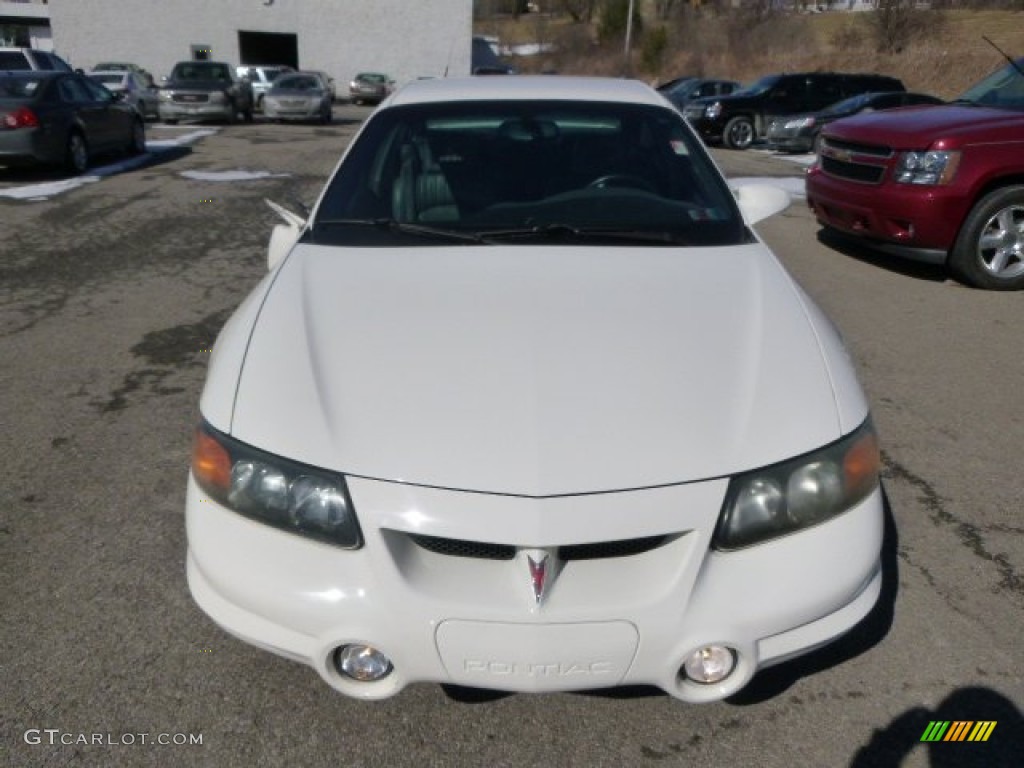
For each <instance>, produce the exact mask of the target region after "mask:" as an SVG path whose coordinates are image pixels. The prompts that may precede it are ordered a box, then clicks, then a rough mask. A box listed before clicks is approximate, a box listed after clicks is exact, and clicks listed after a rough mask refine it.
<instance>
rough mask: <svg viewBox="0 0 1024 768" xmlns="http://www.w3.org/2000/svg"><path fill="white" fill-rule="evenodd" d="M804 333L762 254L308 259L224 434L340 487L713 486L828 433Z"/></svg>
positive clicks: (347, 254)
mask: <svg viewBox="0 0 1024 768" xmlns="http://www.w3.org/2000/svg"><path fill="white" fill-rule="evenodd" d="M811 318H820V315H818V314H817V310H816V308H813V306H812V307H811V309H810V310H809V309H808V306H807V305H806V304H805V303H804V298H803V295H802V294H801V293H800V292H799V290H798V289H797V288H796V286H795V285H794V284H793V283H792V280H791V278H790V277H789V276H788V274H787V273H786V272H785V271H784V270H783V269H782V267H781V266H780V265H779V263H778V262H777V261H776V260H775V259H774V257H773V256H772V255H771V254H770V252H769V251H768V250H767V249H766V248H765V247H764V246H763V245H761V244H759V243H758V244H752V245H748V246H741V247H730V248H687V249H674V248H623V249H617V248H600V249H595V248H592V247H590V248H584V247H576V248H573V247H555V248H549V247H539V246H532V247H524V246H507V247H506V246H490V247H476V246H469V247H466V246H460V247H447V246H445V247H423V248H415V249H409V248H403V249H380V248H376V249H356V248H346V249H340V248H331V247H325V246H316V245H308V244H301V245H299V246H297V247H296V248H295V250H293V252H292V253H291V255H290V256H289V257H288V259H287V260H286V261H285V262H284V264H283V265H282V267H281V268H280V271H279V273H278V274H277V275H276V278H275V279H274V283H273V286H272V288H271V289H270V290H269V291H268V293H267V295H266V298H265V301H264V303H263V306H262V308H261V310H260V312H259V315H258V317H257V319H256V321H255V323H254V326H253V328H252V333H251V336H250V337H249V339H248V349H247V351H246V353H245V359H244V364H243V366H242V373H241V375H240V379H239V382H238V390H237V393H236V397H235V404H234V412H233V419H232V423H231V427H230V430H231V432H232V434H233V435H234V436H235V437H237V438H238V439H239V440H242V441H243V442H246V443H249V444H251V445H254V446H257V447H260V448H263V449H265V450H269V451H272V452H274V453H277V454H280V455H284V456H288V457H289V458H292V459H295V460H298V461H301V462H305V463H308V464H312V465H317V466H321V467H326V468H331V469H334V470H337V471H340V472H345V473H348V474H354V475H360V476H367V477H374V478H381V479H387V480H395V481H404V482H409V483H417V484H425V485H431V486H439V487H446V488H457V489H465V490H477V491H484V492H494V493H503V494H517V495H526V496H550V495H558V494H574V493H586V492H599V491H607V490H619V489H626V488H641V487H648V486H652V485H660V484H671V483H682V482H687V481H693V480H699V479H706V478H712V477H720V476H724V475H728V474H731V473H734V472H736V471H739V470H744V469H750V468H754V467H758V466H763V465H766V464H769V463H773V462H776V461H779V460H782V459H785V458H789V457H791V456H794V455H797V454H800V453H803V452H805V451H808V450H811V449H813V448H816V447H818V446H820V445H824V444H826V443H828V442H830V441H832V440H835V439H837V438H838V437H839V436H840V425H839V421H840V420H839V416H838V414H837V405H836V397H835V396H834V394H833V389H834V387H833V384H832V379H831V378H830V373H829V370H828V367H827V365H826V361H825V359H824V358H823V354H822V348H821V343H820V342H819V333H818V331H819V329H818V328H817V326H818V325H821V324H822V323H823V322H824V321H822V320H820V319H818V320H812V319H811ZM826 335H827V334H826ZM236 343H240V344H245V343H246V342H245V339H239V340H237V342H236Z"/></svg>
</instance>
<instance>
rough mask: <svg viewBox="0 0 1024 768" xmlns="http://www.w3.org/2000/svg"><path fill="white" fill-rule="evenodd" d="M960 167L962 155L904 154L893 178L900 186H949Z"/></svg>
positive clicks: (943, 152)
mask: <svg viewBox="0 0 1024 768" xmlns="http://www.w3.org/2000/svg"><path fill="white" fill-rule="evenodd" d="M959 165H960V153H959V152H955V151H943V150H936V151H931V152H902V153H900V156H899V159H898V161H897V163H896V169H895V171H894V172H893V173H894V175H893V178H894V179H895V180H896V181H897V182H898V183H900V184H926V185H937V184H949V182H951V181H952V180H953V176H955V175H956V169H957V166H959Z"/></svg>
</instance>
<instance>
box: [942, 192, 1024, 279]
mask: <svg viewBox="0 0 1024 768" xmlns="http://www.w3.org/2000/svg"><path fill="white" fill-rule="evenodd" d="M949 266H950V269H951V270H952V272H953V273H954V274H955V275H956V277H957V278H959V279H960V280H961V281H963V282H965V283H967V284H968V285H973V286H974V287H975V288H988V289H990V290H996V291H1012V290H1017V289H1021V288H1024V186H1021V185H1014V186H1009V187H1003V188H1002V189H996V190H994V191H992V192H989V193H988V194H987V195H985V196H984V197H983V198H981V200H979V201H978V202H977V203H976V204H975V206H974V208H972V209H971V212H970V214H969V215H968V216H967V220H966V221H965V222H964V226H963V228H962V229H961V230H960V235H959V237H957V239H956V244H955V245H954V246H953V251H952V253H951V254H950V257H949Z"/></svg>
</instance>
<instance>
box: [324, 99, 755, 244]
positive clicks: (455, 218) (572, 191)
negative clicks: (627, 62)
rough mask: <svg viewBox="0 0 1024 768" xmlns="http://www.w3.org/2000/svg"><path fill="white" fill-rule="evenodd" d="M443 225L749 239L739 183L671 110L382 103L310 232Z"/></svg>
mask: <svg viewBox="0 0 1024 768" xmlns="http://www.w3.org/2000/svg"><path fill="white" fill-rule="evenodd" d="M396 223H397V224H404V225H407V226H403V227H396V226H395V224H396ZM367 225H377V226H367ZM414 228H415V230H416V231H415V232H413V229H414ZM427 228H429V232H428V231H426V230H427ZM442 232H443V233H447V234H449V235H450V236H451V237H449V238H448V239H449V240H458V241H460V242H474V241H476V242H479V241H480V239H481V238H482V239H484V240H485V241H487V242H491V241H503V240H505V239H506V238H518V239H520V240H522V241H526V240H530V241H531V242H533V241H543V240H549V241H550V240H560V241H569V242H575V241H576V240H577V239H579V238H586V239H592V238H593V236H595V235H597V234H600V233H604V234H605V236H607V237H608V238H609V239H613V240H622V239H627V238H632V240H634V241H636V242H641V241H642V242H652V243H662V244H701V245H712V244H733V243H739V242H745V241H746V240H745V238H746V237H747V235H746V231H745V229H744V227H743V224H742V220H741V217H740V214H739V211H738V209H737V207H736V203H735V200H734V197H733V195H732V193H731V192H730V190H729V189H728V187H727V186H726V184H725V182H724V180H723V179H722V177H721V174H720V173H719V172H718V170H717V169H716V168H715V166H714V165H713V164H712V163H711V161H710V159H709V158H708V156H707V153H706V152H705V150H704V148H703V146H702V145H701V143H700V141H699V140H698V139H696V138H695V137H694V135H693V133H692V132H691V131H690V130H689V129H688V128H687V126H686V123H685V121H684V120H683V118H682V117H681V116H680V115H679V113H678V112H676V111H674V110H670V109H668V108H662V107H653V106H644V105H636V104H620V103H590V102H575V101H568V102H560V101H559V102H556V101H540V102H532V101H531V102H527V101H491V102H487V101H481V102H459V103H444V104H424V105H411V106H402V107H392V108H390V109H385V110H382V111H380V112H378V113H377V114H376V115H374V116H373V117H372V118H371V119H370V121H369V122H368V123H367V125H366V127H365V129H364V130H363V132H362V133H361V134H360V135H359V137H358V138H357V139H356V141H355V142H354V144H353V146H352V148H351V150H350V151H349V153H348V154H347V155H346V157H345V159H344V161H343V162H342V165H341V167H340V168H339V169H338V172H337V173H336V174H335V176H334V178H333V179H332V180H331V181H330V182H329V184H328V187H327V190H326V191H325V193H324V197H323V200H322V201H321V203H320V205H319V207H318V209H317V213H316V218H315V220H314V225H313V232H312V236H313V237H314V239H317V240H319V241H329V242H333V243H354V242H359V243H362V244H373V243H378V244H392V243H394V242H396V241H398V240H400V241H401V242H403V244H404V243H405V242H406V241H407V240H408V239H409V235H410V234H415V235H417V236H418V239H417V240H416V242H417V243H418V244H423V245H436V244H438V243H439V242H444V238H441V237H436V236H435V237H429V236H426V235H429V234H434V235H437V234H438V233H442ZM403 238H404V239H403Z"/></svg>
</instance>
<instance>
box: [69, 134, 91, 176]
mask: <svg viewBox="0 0 1024 768" xmlns="http://www.w3.org/2000/svg"><path fill="white" fill-rule="evenodd" d="M64 167H65V168H66V169H67V170H68V171H70V172H71V173H73V174H75V175H78V174H80V173H85V171H86V169H87V168H88V167H89V145H88V144H86V143H85V137H84V136H83V135H82V134H81V133H80V132H79V131H72V132H71V135H70V136H68V144H67V148H66V149H65V151H64Z"/></svg>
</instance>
